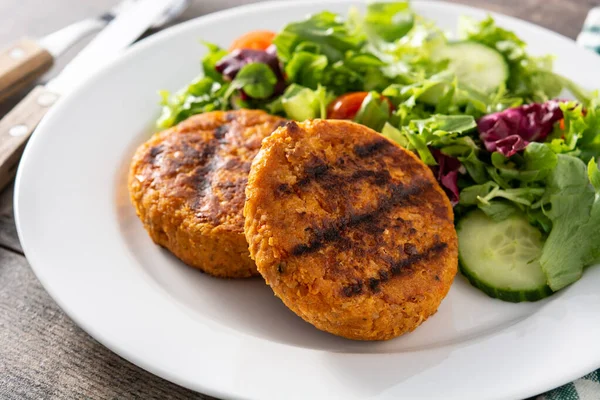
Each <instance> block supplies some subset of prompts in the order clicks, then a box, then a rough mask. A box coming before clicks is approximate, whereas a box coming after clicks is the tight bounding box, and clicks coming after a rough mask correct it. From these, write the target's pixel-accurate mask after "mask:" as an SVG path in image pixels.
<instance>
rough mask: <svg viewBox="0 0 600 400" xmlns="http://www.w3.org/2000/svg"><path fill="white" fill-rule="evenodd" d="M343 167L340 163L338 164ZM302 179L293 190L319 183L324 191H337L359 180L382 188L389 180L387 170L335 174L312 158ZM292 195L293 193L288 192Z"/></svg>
mask: <svg viewBox="0 0 600 400" xmlns="http://www.w3.org/2000/svg"><path fill="white" fill-rule="evenodd" d="M342 161H343V159H342ZM339 164H340V165H343V162H342V163H339ZM303 172H304V173H303V175H304V176H303V177H302V178H300V179H299V180H298V181H297V182H296V184H295V185H294V189H298V188H303V187H305V186H308V184H310V183H311V182H315V183H321V184H322V185H323V187H324V188H325V189H328V190H331V189H334V188H335V189H339V188H341V187H343V186H346V185H348V184H351V183H356V182H359V181H361V180H370V181H372V183H373V184H374V185H377V186H383V185H385V184H387V183H389V181H390V180H391V175H390V172H389V171H388V170H387V169H381V170H376V171H374V170H370V169H359V170H357V171H354V172H353V173H352V174H350V175H347V174H344V173H336V172H334V169H333V168H332V167H331V166H329V165H328V164H327V163H326V162H325V161H324V160H322V159H320V158H317V157H313V158H311V159H310V160H309V161H308V162H307V163H306V164H305V166H304V169H303ZM291 193H294V192H290V194H291Z"/></svg>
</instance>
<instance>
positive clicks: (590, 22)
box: [577, 7, 600, 54]
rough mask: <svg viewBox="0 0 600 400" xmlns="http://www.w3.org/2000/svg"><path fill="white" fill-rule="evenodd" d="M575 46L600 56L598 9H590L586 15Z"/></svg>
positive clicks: (599, 18)
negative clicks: (592, 51)
mask: <svg viewBox="0 0 600 400" xmlns="http://www.w3.org/2000/svg"><path fill="white" fill-rule="evenodd" d="M577 44H578V45H580V46H583V47H585V48H587V49H590V50H594V51H595V52H597V53H599V54H600V7H596V8H592V10H591V11H590V13H589V14H588V16H587V18H586V19H585V22H584V24H583V29H582V31H581V33H580V34H579V36H577Z"/></svg>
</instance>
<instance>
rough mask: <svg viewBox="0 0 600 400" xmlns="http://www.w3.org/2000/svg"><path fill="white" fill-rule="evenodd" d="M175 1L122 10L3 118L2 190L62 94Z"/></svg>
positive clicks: (145, 1) (142, 2) (152, 0)
mask: <svg viewBox="0 0 600 400" xmlns="http://www.w3.org/2000/svg"><path fill="white" fill-rule="evenodd" d="M172 2H173V0H168V1H167V0H139V1H138V2H136V3H135V4H134V5H132V6H131V7H129V8H128V9H127V10H124V11H123V12H122V13H120V14H119V15H118V16H117V17H116V18H115V19H113V20H112V21H111V22H110V23H109V24H108V25H107V26H106V28H104V30H102V32H100V33H99V34H98V35H97V36H96V37H95V38H94V39H93V40H92V41H91V42H90V44H89V45H88V46H86V48H84V49H83V50H82V51H81V52H80V53H79V54H78V55H77V56H76V57H75V58H74V59H73V61H71V62H70V63H69V64H68V65H67V67H65V69H64V70H63V71H62V72H61V73H60V74H59V75H58V76H57V77H56V78H54V79H52V80H51V81H49V82H48V83H47V84H46V85H45V86H43V85H40V86H37V87H36V88H35V89H34V90H32V91H31V93H29V94H28V95H27V96H26V97H25V98H24V99H23V100H22V101H21V102H20V103H19V104H17V106H16V107H15V108H13V109H12V110H11V111H10V112H9V113H8V114H7V115H6V116H4V118H2V120H0V189H2V188H4V187H5V186H6V185H7V184H8V183H9V182H10V181H11V180H12V178H13V177H14V176H15V174H16V170H17V165H18V161H19V159H20V157H21V154H22V153H23V150H24V148H25V144H26V142H27V139H28V138H29V137H30V135H31V134H32V133H33V131H34V129H35V128H36V126H37V125H38V123H39V122H40V121H41V119H42V118H43V116H44V115H45V114H46V113H47V112H48V110H49V109H50V108H51V107H52V106H53V105H54V104H55V103H56V102H57V101H59V98H60V96H63V95H65V94H67V93H68V92H69V91H71V90H73V89H74V88H76V87H77V86H79V85H80V84H81V83H82V82H83V81H84V80H85V79H86V78H87V77H88V76H90V74H93V73H94V72H95V71H97V70H99V69H101V68H102V67H103V66H104V65H105V64H106V63H108V62H109V61H110V60H112V59H113V58H115V57H116V56H117V55H118V54H119V53H120V51H121V50H122V49H124V48H125V47H127V46H128V45H129V44H131V43H132V42H133V41H135V39H137V38H138V37H139V36H140V35H141V34H142V33H144V31H145V30H146V29H147V28H148V27H149V26H150V25H152V22H153V21H155V20H156V19H157V18H158V17H160V15H161V14H162V13H164V12H165V11H166V10H167V8H168V7H169V6H170V5H171V3H172Z"/></svg>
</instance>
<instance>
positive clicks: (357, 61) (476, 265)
mask: <svg viewBox="0 0 600 400" xmlns="http://www.w3.org/2000/svg"><path fill="white" fill-rule="evenodd" d="M204 44H205V45H206V47H207V48H208V52H207V53H206V55H205V56H204V57H203V59H202V73H201V74H200V76H199V77H198V78H197V79H195V80H194V81H193V82H191V83H190V84H189V85H188V86H187V87H186V88H184V89H182V90H181V91H179V92H177V93H174V94H170V93H168V92H161V96H162V106H163V111H162V114H161V116H160V118H159V120H158V121H157V124H158V126H159V127H160V128H167V127H170V126H173V125H175V124H177V123H179V122H181V121H183V120H185V119H186V118H188V117H189V116H191V115H194V114H199V113H204V112H208V111H214V110H229V109H239V108H250V109H262V110H266V111H267V112H269V113H271V114H276V115H281V116H284V117H286V118H289V119H294V120H299V121H302V120H306V119H313V118H335V119H350V120H354V121H355V122H357V123H360V124H363V125H366V126H368V127H370V128H372V129H374V130H376V131H378V132H380V133H381V134H382V135H384V136H386V137H387V138H389V139H391V140H393V141H395V142H396V143H398V144H399V145H401V146H403V147H405V148H407V149H409V150H411V151H413V152H415V153H416V154H417V155H418V156H419V157H420V158H421V160H422V161H423V162H424V163H426V164H427V165H429V166H430V167H431V169H432V171H433V173H434V175H435V177H436V178H437V180H438V181H439V183H440V185H441V187H442V188H443V189H444V190H445V192H446V193H447V195H448V197H449V199H450V201H451V202H452V204H453V205H454V211H455V218H456V225H457V232H458V237H459V258H460V268H461V271H462V272H463V274H464V275H465V276H466V277H467V278H468V279H469V280H470V281H471V283H472V284H473V285H474V286H476V287H478V288H480V289H481V290H483V291H484V292H485V293H487V294H488V295H490V296H493V297H496V298H500V299H502V300H507V301H515V302H517V301H526V300H527V301H534V300H539V299H541V298H543V297H546V296H548V295H550V294H552V293H554V292H556V291H558V290H560V289H562V288H564V287H565V286H567V285H569V284H571V283H573V282H575V281H576V280H578V279H579V278H580V277H581V275H582V273H583V270H584V268H585V267H587V266H590V265H592V264H595V263H597V262H599V261H600V171H599V169H598V166H597V164H596V159H597V158H598V156H599V155H600V107H599V105H598V100H597V94H596V93H589V92H587V91H586V90H584V89H582V88H580V87H578V86H577V85H576V84H574V83H573V82H572V81H571V80H569V79H568V78H566V77H563V76H561V75H559V74H556V73H555V72H553V70H552V61H553V57H552V56H550V55H548V56H543V57H534V56H531V55H529V54H528V52H527V46H526V43H525V42H523V40H521V39H520V38H519V37H517V36H516V35H515V34H514V33H513V32H510V31H507V30H505V29H503V28H501V27H499V26H497V25H496V23H495V21H494V19H493V18H492V17H488V18H486V19H484V20H482V21H475V20H472V19H468V18H464V19H463V20H461V21H460V24H459V34H458V37H452V38H451V37H449V36H448V35H447V34H446V33H445V32H443V31H442V30H441V29H440V28H438V27H437V26H436V25H435V24H434V23H432V22H431V21H428V20H426V19H424V18H422V17H420V16H419V15H416V14H415V13H414V12H413V10H412V9H411V7H410V4H409V3H408V2H394V3H371V4H369V5H368V6H367V8H366V11H365V12H364V13H361V12H359V11H358V10H356V9H351V10H350V11H349V13H348V15H347V17H345V18H344V17H342V16H339V15H336V14H333V13H331V12H327V11H324V12H321V13H317V14H314V15H312V16H310V17H308V18H306V19H303V20H300V21H297V22H293V23H290V24H288V25H287V26H285V28H283V30H282V31H280V32H269V31H255V32H250V33H248V34H247V35H244V36H242V37H240V38H238V39H237V40H236V41H235V42H234V43H233V44H232V46H231V48H229V49H228V50H226V49H223V48H221V47H219V46H216V45H214V44H210V43H204ZM567 98H572V99H574V100H567Z"/></svg>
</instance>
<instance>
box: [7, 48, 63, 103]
mask: <svg viewBox="0 0 600 400" xmlns="http://www.w3.org/2000/svg"><path fill="white" fill-rule="evenodd" d="M53 63H54V59H53V58H52V55H51V54H50V53H49V52H48V51H47V50H46V49H44V48H43V47H41V46H40V45H39V44H37V43H36V42H35V41H33V40H31V39H26V38H24V39H21V40H19V41H18V42H17V43H14V44H13V45H11V46H9V47H7V48H6V49H4V50H2V51H0V101H3V100H5V99H7V98H8V97H10V96H12V95H13V94H15V93H18V92H19V91H21V90H23V89H26V88H27V87H29V86H30V85H31V84H33V83H34V82H35V81H36V80H37V79H38V78H39V77H40V76H42V75H43V74H44V73H45V72H46V71H48V70H49V69H50V67H52V64H53Z"/></svg>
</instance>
